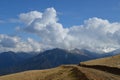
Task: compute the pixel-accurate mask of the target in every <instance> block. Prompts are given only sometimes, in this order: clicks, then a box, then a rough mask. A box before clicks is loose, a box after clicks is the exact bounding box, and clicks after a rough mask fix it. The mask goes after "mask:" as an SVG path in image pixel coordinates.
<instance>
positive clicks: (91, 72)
mask: <svg viewBox="0 0 120 80" xmlns="http://www.w3.org/2000/svg"><path fill="white" fill-rule="evenodd" d="M119 57H120V55H116V56H113V57H108V58H103V59H97V60H92V61H87V62H82V63H81V64H79V65H62V66H59V67H56V68H52V69H46V70H31V71H25V72H21V73H16V74H11V75H5V76H1V77H0V80H119V79H120V68H119V67H117V66H116V63H114V64H113V63H112V62H111V60H114V62H119V61H120V58H119ZM92 62H93V63H92ZM105 63H106V65H105ZM82 64H84V65H86V66H84V65H83V66H82ZM95 65H96V66H95ZM91 66H92V67H91ZM94 66H95V67H94ZM101 66H102V68H103V69H104V70H102V69H101V68H100V67H101ZM106 66H107V67H106ZM112 66H114V67H112ZM114 70H117V71H114ZM111 71H112V72H111Z"/></svg>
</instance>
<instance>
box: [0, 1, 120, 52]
mask: <svg viewBox="0 0 120 80" xmlns="http://www.w3.org/2000/svg"><path fill="white" fill-rule="evenodd" d="M119 14H120V0H0V51H1V52H4V51H15V52H18V51H24V52H31V51H42V50H46V49H52V48H63V49H73V48H79V49H83V48H85V49H88V50H91V51H97V52H109V51H112V50H115V49H119V48H120V45H119V44H120V41H119V40H120V38H119V37H120V30H119V29H120V16H119Z"/></svg>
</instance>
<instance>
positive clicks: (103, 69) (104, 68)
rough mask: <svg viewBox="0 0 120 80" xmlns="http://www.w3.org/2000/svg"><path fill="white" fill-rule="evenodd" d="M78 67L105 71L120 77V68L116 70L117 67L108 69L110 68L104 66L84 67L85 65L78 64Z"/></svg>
mask: <svg viewBox="0 0 120 80" xmlns="http://www.w3.org/2000/svg"><path fill="white" fill-rule="evenodd" d="M78 66H81V67H86V68H93V69H97V70H101V71H105V72H108V73H112V74H115V75H120V68H117V67H110V66H104V65H86V64H79V65H78Z"/></svg>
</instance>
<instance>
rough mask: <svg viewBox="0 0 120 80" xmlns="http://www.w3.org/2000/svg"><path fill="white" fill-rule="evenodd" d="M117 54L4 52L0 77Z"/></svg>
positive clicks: (0, 57)
mask: <svg viewBox="0 0 120 80" xmlns="http://www.w3.org/2000/svg"><path fill="white" fill-rule="evenodd" d="M116 54H117V53H115V52H111V53H106V54H98V53H95V52H91V51H88V50H85V49H81V50H80V49H77V48H75V49H73V50H64V49H59V48H55V49H52V50H46V51H44V52H40V53H37V54H33V53H24V52H19V53H15V52H11V51H9V52H4V53H1V54H0V75H5V74H10V73H16V72H22V71H26V70H38V69H49V68H54V67H57V66H60V65H65V64H78V63H79V62H83V61H88V60H92V59H97V58H103V57H107V56H113V55H116Z"/></svg>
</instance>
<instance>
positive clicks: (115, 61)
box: [81, 54, 120, 68]
mask: <svg viewBox="0 0 120 80" xmlns="http://www.w3.org/2000/svg"><path fill="white" fill-rule="evenodd" d="M81 64H86V65H105V66H110V67H117V68H120V54H119V55H116V56H112V57H107V58H101V59H96V60H91V61H86V62H81Z"/></svg>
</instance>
